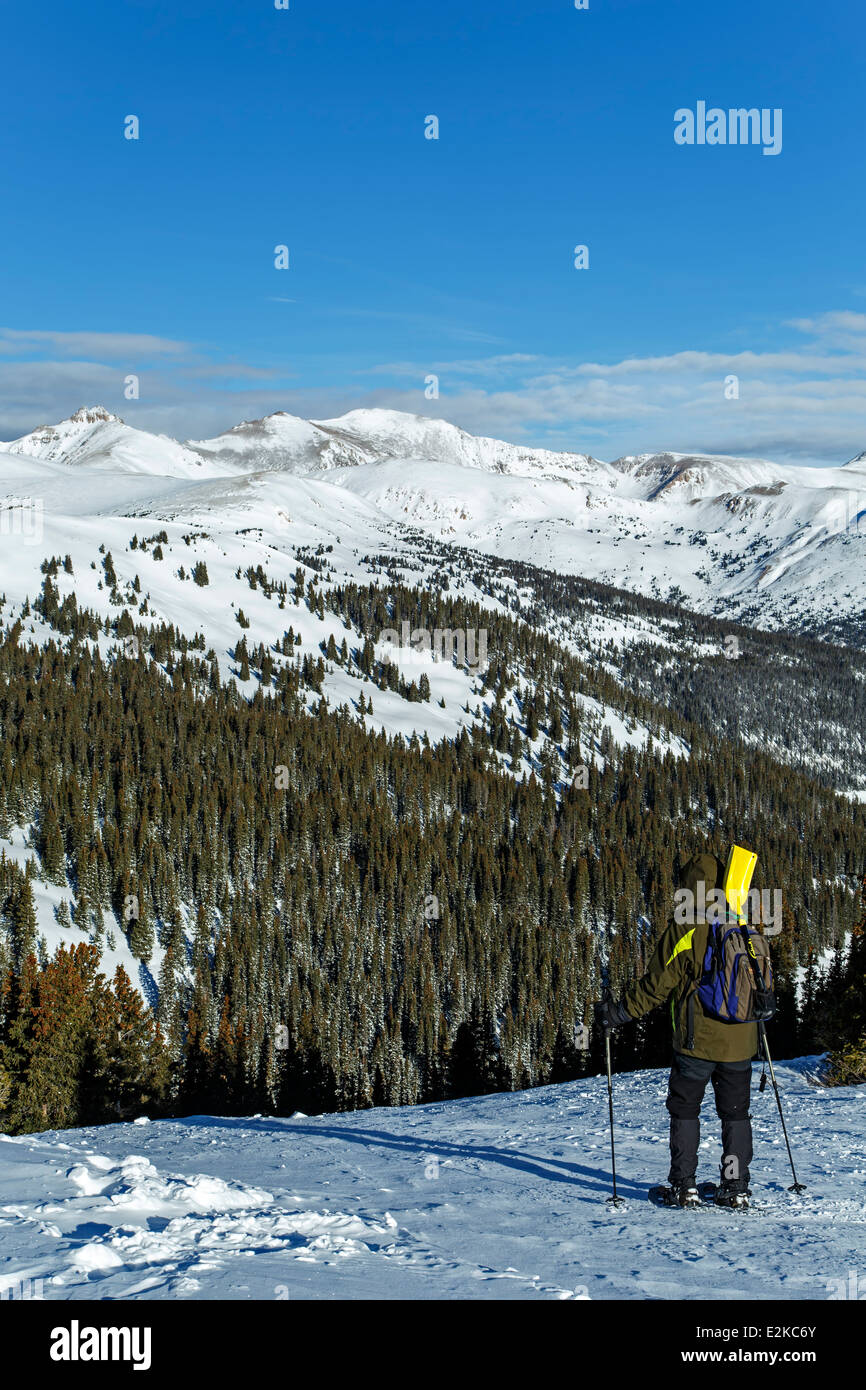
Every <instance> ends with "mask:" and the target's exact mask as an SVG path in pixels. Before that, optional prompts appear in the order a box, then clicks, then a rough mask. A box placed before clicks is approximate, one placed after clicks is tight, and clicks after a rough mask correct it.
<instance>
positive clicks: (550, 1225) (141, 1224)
mask: <svg viewBox="0 0 866 1390" xmlns="http://www.w3.org/2000/svg"><path fill="white" fill-rule="evenodd" d="M812 1069H814V1059H803V1060H801V1061H799V1062H792V1063H787V1064H782V1065H780V1066H779V1067H778V1068H777V1072H778V1077H779V1082H780V1086H781V1088H782V1092H783V1103H784V1105H785V1111H786V1118H787V1120H788V1126H789V1131H790V1135H791V1141H792V1145H793V1147H794V1153H795V1161H796V1163H797V1167H798V1175H799V1177H800V1178H801V1181H805V1182H806V1183H807V1185H808V1190H807V1193H806V1194H805V1195H804V1196H802V1197H798V1196H796V1195H794V1194H791V1193H789V1192H788V1191H787V1190H786V1189H787V1185H788V1183H789V1182H790V1181H791V1179H790V1173H789V1169H788V1167H787V1156H786V1152H785V1147H784V1141H783V1138H782V1134H781V1129H780V1125H779V1119H778V1113H777V1111H776V1106H775V1099H774V1097H773V1093H772V1090H771V1089H770V1088H768V1089H767V1091H765V1092H764V1093H763V1095H760V1094H759V1093H758V1091H757V1077H756V1079H755V1085H754V1087H753V1098H752V1117H753V1124H754V1129H755V1151H756V1159H755V1163H754V1164H753V1169H752V1173H753V1178H752V1185H753V1189H754V1191H755V1197H756V1200H757V1201H758V1202H760V1204H761V1210H760V1211H758V1210H753V1211H750V1212H747V1213H744V1214H740V1215H733V1214H731V1213H728V1212H722V1211H718V1210H716V1209H714V1208H710V1209H702V1210H699V1211H695V1212H679V1211H674V1212H670V1211H664V1210H660V1209H658V1208H655V1207H653V1206H651V1205H650V1204H649V1203H648V1202H647V1201H646V1193H647V1189H648V1187H649V1186H650V1185H651V1184H652V1183H654V1182H657V1181H659V1180H661V1179H663V1178H664V1177H665V1176H666V1173H667V1159H668V1155H667V1112H666V1110H665V1108H664V1097H665V1093H666V1084H667V1073H666V1072H665V1071H647V1072H637V1073H630V1074H623V1075H619V1076H617V1077H616V1078H615V1081H614V1094H615V1106H616V1141H617V1168H618V1186H619V1189H620V1191H621V1193H622V1195H623V1196H625V1197H626V1199H627V1205H626V1206H625V1207H624V1208H620V1209H619V1210H614V1209H613V1208H612V1207H610V1206H608V1205H606V1203H605V1198H606V1197H607V1196H608V1195H609V1191H610V1149H609V1137H608V1128H607V1104H606V1086H605V1082H604V1078H603V1077H592V1078H587V1079H584V1080H581V1081H576V1082H572V1083H569V1084H567V1085H561V1086H549V1087H544V1088H542V1089H540V1090H535V1091H525V1092H517V1093H513V1094H506V1095H496V1096H486V1097H478V1098H473V1099H468V1100H462V1101H451V1102H447V1103H439V1104H433V1105H427V1106H419V1107H407V1108H405V1109H392V1110H367V1111H358V1112H354V1113H352V1114H346V1115H322V1116H316V1117H306V1116H294V1117H292V1118H291V1119H286V1118H278V1117H274V1116H254V1117H252V1118H249V1119H226V1118H213V1117H204V1116H194V1117H189V1118H186V1119H179V1120H163V1121H155V1122H149V1121H146V1120H140V1121H136V1122H134V1123H128V1124H118V1125H109V1126H104V1127H101V1128H91V1129H81V1130H69V1131H51V1132H47V1133H44V1134H39V1135H24V1136H18V1137H14V1138H13V1137H10V1136H8V1135H0V1294H2V1296H4V1297H6V1298H10V1297H11V1298H15V1297H22V1296H24V1295H23V1294H22V1290H23V1289H25V1288H27V1289H28V1290H29V1292H30V1295H31V1296H32V1295H33V1293H34V1292H35V1293H36V1295H37V1296H40V1295H41V1296H42V1297H43V1298H45V1299H51V1300H55V1299H56V1300H66V1299H139V1298H141V1299H152V1298H173V1299H176V1298H193V1299H210V1298H234V1299H244V1298H246V1299H286V1298H290V1299H297V1298H301V1299H310V1298H319V1299H344V1298H355V1299H358V1298H361V1299H364V1298H404V1299H405V1298H408V1299H429V1298H482V1299H486V1298H495V1299H498V1298H508V1299H526V1298H530V1299H532V1298H541V1299H581V1298H590V1299H599V1298H600V1299H661V1300H666V1299H700V1298H711V1299H739V1298H750V1299H761V1298H788V1299H795V1300H802V1299H826V1298H828V1297H829V1296H830V1291H831V1288H832V1286H831V1285H830V1281H831V1280H845V1279H847V1277H848V1274H849V1271H850V1270H852V1269H854V1270H858V1269H862V1266H863V1258H864V1251H866V1188H864V1176H866V1147H864V1143H863V1135H864V1114H866V1111H864V1106H866V1088H862V1087H861V1088H856V1087H848V1088H840V1089H835V1090H827V1089H821V1088H818V1087H815V1086H813V1085H810V1084H809V1081H808V1072H809V1070H812ZM708 1090H709V1088H708ZM703 1124H704V1128H703V1137H702V1150H701V1152H702V1168H701V1173H700V1175H699V1176H701V1177H710V1176H712V1177H715V1176H716V1172H715V1169H716V1165H717V1162H718V1154H719V1136H718V1124H717V1121H716V1118H715V1113H714V1111H713V1108H712V1098H711V1094H710V1095H708V1096H707V1099H706V1100H705V1104H704V1110H703ZM40 1281H41V1282H40Z"/></svg>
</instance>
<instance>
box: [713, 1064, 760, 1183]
mask: <svg viewBox="0 0 866 1390" xmlns="http://www.w3.org/2000/svg"><path fill="white" fill-rule="evenodd" d="M751 1090H752V1064H751V1062H719V1063H718V1065H717V1067H716V1069H715V1071H714V1072H713V1091H714V1093H715V1097H716V1111H717V1113H718V1116H719V1119H720V1120H721V1122H722V1177H723V1178H727V1179H728V1180H729V1181H732V1182H733V1181H737V1180H738V1179H740V1180H742V1181H743V1182H744V1183H748V1181H749V1164H750V1163H751V1161H752V1120H751V1116H750V1115H749V1099H750V1096H751Z"/></svg>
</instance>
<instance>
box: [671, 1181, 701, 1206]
mask: <svg viewBox="0 0 866 1390" xmlns="http://www.w3.org/2000/svg"><path fill="white" fill-rule="evenodd" d="M671 1192H672V1193H673V1196H674V1200H675V1202H676V1205H677V1206H678V1207H699V1206H700V1205H701V1196H700V1193H699V1192H698V1185H697V1182H696V1180H695V1179H694V1178H693V1177H692V1178H681V1179H680V1181H679V1182H672V1183H671Z"/></svg>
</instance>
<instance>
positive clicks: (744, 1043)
mask: <svg viewBox="0 0 866 1390" xmlns="http://www.w3.org/2000/svg"><path fill="white" fill-rule="evenodd" d="M735 851H738V847H737V846H735V847H734V850H732V851H731V856H732V858H733V856H734V853H735ZM738 852H740V853H743V852H742V851H738ZM731 862H732V859H729V861H728V867H727V869H726V868H725V867H724V866H723V865H722V864H721V862H720V861H719V860H718V859H716V858H715V856H714V855H711V854H698V855H695V856H693V857H692V858H691V859H689V860H688V861H687V862H686V863H685V864H684V865H683V867H682V871H681V888H683V889H686V890H688V891H689V893H691V895H692V897H691V899H687V900H686V901H690V902H691V903H697V910H696V911H695V912H693V913H690V914H689V921H688V924H686V925H678V924H677V923H676V921H675V922H674V923H672V924H671V925H670V926H668V927H666V928H665V930H664V931H663V932H662V934H661V936H660V938H659V940H658V941H657V942H656V946H655V950H654V951H653V955H652V959H651V960H650V963H649V968H648V969H647V971H646V974H645V975H644V976H643V977H642V979H640V980H638V981H637V982H636V983H635V984H633V985H631V986H630V987H629V988H628V989H627V990H626V991H625V992H624V994H623V996H622V999H621V1000H620V1001H619V1003H615V1002H614V1001H613V1000H610V999H609V1000H606V1001H604V1002H602V1003H600V1004H596V1006H595V1019H596V1022H597V1023H598V1024H599V1026H600V1027H602V1028H605V1029H609V1030H613V1029H615V1028H620V1027H622V1025H623V1024H625V1023H630V1022H632V1021H633V1020H635V1019H639V1018H643V1016H644V1014H648V1013H649V1012H650V1010H651V1009H655V1008H656V1007H658V1006H659V1005H660V1004H665V1003H667V1002H668V1001H670V1007H671V1020H672V1023H673V1030H674V1058H673V1065H672V1066H671V1074H670V1081H669V1083H668V1097H667V1102H666V1105H667V1109H668V1111H669V1113H670V1117H671V1122H670V1144H671V1166H670V1173H669V1175H668V1182H669V1184H670V1186H669V1187H668V1188H661V1189H659V1193H660V1195H661V1200H663V1201H664V1202H665V1203H666V1204H668V1205H677V1206H697V1205H698V1204H699V1203H700V1200H701V1198H700V1195H699V1192H698V1188H697V1166H698V1144H699V1142H700V1119H699V1116H700V1110H701V1101H702V1100H703V1097H704V1091H705V1089H706V1085H707V1082H708V1081H710V1080H712V1083H713V1092H714V1094H715V1101H716V1111H717V1113H718V1116H719V1119H720V1120H721V1122H722V1162H721V1182H720V1184H719V1186H718V1189H717V1191H716V1193H715V1200H716V1202H717V1203H718V1204H719V1205H722V1206H731V1207H745V1206H748V1200H749V1196H750V1192H749V1164H750V1162H751V1160H752V1125H751V1117H750V1115H749V1097H750V1091H751V1081H752V1062H751V1059H752V1057H753V1056H754V1055H755V1052H756V1051H757V1048H758V1030H757V1023H756V1022H754V1021H749V1022H742V1023H741V1022H736V1021H731V1020H730V1017H729V1006H730V1005H731V1002H732V998H733V996H732V993H731V987H730V978H728V980H727V983H725V982H724V978H723V976H722V975H721V974H718V975H716V976H714V977H713V982H712V988H711V990H710V992H709V993H708V992H707V991H708V989H710V986H709V985H708V984H705V981H707V979H708V974H707V966H708V963H709V961H710V959H711V957H712V952H708V950H707V946H708V940H709V939H710V933H711V932H714V931H715V929H714V928H713V927H711V925H710V922H712V921H713V919H714V917H716V916H717V913H718V907H717V906H709V905H708V903H707V900H708V899H709V900H710V903H712V901H713V900H712V894H713V892H714V890H716V889H717V888H718V889H719V890H721V889H722V885H724V887H725V892H728V883H729V882H730V879H731ZM751 867H752V868H753V867H754V856H753V857H752V864H751ZM750 877H751V872H750V871H749V878H750ZM718 897H721V898H722V901H723V902H724V895H723V894H722V893H721V891H720V893H719V894H718V895H717V899H718ZM702 906H704V909H705V910H704V911H703V913H702V912H701V910H700V909H701V907H702ZM739 908H740V902H739V901H737V909H738V911H739ZM677 915H678V914H677ZM708 919H709V920H708ZM726 920H727V921H730V920H731V919H730V915H729V914H728V913H727V912H726V911H724V910H723V916H722V924H718V923H717V925H719V926H720V930H721V932H725V930H726V927H725V925H724V923H725V921H726ZM737 920H738V919H737V916H734V917H733V921H734V923H736V922H737ZM734 931H735V933H736V934H737V936H739V929H738V928H737V927H735V928H734ZM752 940H755V941H756V942H757V943H759V946H758V952H759V956H760V957H762V959H761V960H760V964H761V975H762V978H763V979H764V980H765V981H767V982H768V988H769V982H770V981H771V979H772V976H771V973H770V970H769V955H768V954H767V952H766V947H765V946H764V944H763V937H750V936H749V935H748V933H746V941H747V943H748V949H749V953H750V955H751V956H752V959H753V960H756V961H757V959H758V957H756V955H755V951H754V950H753V948H752V946H751V941H752ZM736 944H737V945H739V946H741V945H742V942H741V941H737V943H736ZM732 950H733V947H732ZM731 959H733V957H731ZM741 962H742V955H741V956H740V957H739V962H738V965H737V966H734V978H735V980H736V978H737V976H739V991H740V1002H739V1008H740V1012H741V1015H744V1016H745V1017H746V1018H747V1019H754V1018H755V1017H756V1016H760V1015H759V1014H758V1015H756V1012H755V1010H754V1001H753V999H752V998H751V997H749V998H748V999H747V998H746V994H747V989H748V988H751V980H752V976H751V973H750V972H749V971H748V970H744V969H742V968H741ZM718 964H719V966H720V967H721V965H722V961H721V959H720V958H719V961H718ZM744 980H746V981H747V987H744ZM699 987H700V994H699V993H698V989H699ZM768 999H771V996H769V995H768ZM704 1000H705V1001H706V1003H704V1002H702V1001H704ZM714 1002H715V1005H716V1006H717V1007H719V1009H720V1014H721V1016H714V1012H713V1009H714ZM761 1003H762V1004H764V1003H765V1001H764V1000H763V999H762V1000H761ZM734 1006H735V1007H736V1001H735V1000H734ZM764 1016H769V1015H768V1014H766V1013H765V1014H764Z"/></svg>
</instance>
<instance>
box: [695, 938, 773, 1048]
mask: <svg viewBox="0 0 866 1390" xmlns="http://www.w3.org/2000/svg"><path fill="white" fill-rule="evenodd" d="M697 996H698V999H699V1000H700V1001H701V1007H702V1008H703V1011H704V1013H705V1014H709V1015H710V1017H711V1018H718V1019H720V1020H721V1021H722V1023H765V1022H766V1021H767V1019H769V1018H772V1017H773V1015H774V1013H775V1012H776V999H775V995H774V993H773V967H772V965H771V964H770V950H769V947H768V945H767V942H766V939H765V938H764V937H763V936H761V934H760V932H756V931H752V929H751V927H749V925H748V924H747V923H746V922H738V921H737V920H736V919H733V920H731V919H729V920H728V921H727V922H720V921H719V919H718V917H716V918H715V919H714V921H712V922H710V923H709V927H708V933H707V949H706V951H705V953H704V962H703V971H702V974H701V975H700V977H699V979H698V982H697Z"/></svg>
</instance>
